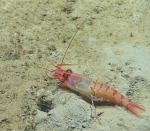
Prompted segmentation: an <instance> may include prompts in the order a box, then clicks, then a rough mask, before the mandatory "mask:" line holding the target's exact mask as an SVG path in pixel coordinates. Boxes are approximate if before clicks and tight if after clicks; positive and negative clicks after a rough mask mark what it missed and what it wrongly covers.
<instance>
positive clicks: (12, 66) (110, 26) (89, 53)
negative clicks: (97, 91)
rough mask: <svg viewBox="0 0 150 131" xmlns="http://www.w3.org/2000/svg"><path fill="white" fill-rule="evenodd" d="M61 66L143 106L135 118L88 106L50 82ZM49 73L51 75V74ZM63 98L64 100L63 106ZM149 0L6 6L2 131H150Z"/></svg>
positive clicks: (111, 107)
mask: <svg viewBox="0 0 150 131" xmlns="http://www.w3.org/2000/svg"><path fill="white" fill-rule="evenodd" d="M99 2H101V3H100V5H99V6H98V7H97V8H96V9H94V10H93V13H92V14H91V15H90V16H89V18H88V19H87V21H86V22H85V23H84V25H83V26H82V27H81V29H80V30H79V32H78V33H77V35H76V37H75V39H74V40H73V43H72V45H71V47H70V48H69V50H68V53H67V55H66V57H65V59H64V63H69V64H75V65H72V66H69V67H64V69H67V68H70V69H72V71H73V72H75V73H78V74H82V75H84V76H89V77H90V78H92V79H93V80H94V81H96V80H97V81H98V82H100V83H104V84H108V85H110V86H111V87H113V88H115V89H116V90H117V91H119V92H120V93H122V94H123V95H125V96H127V97H128V98H130V99H132V100H133V101H134V102H136V103H138V104H140V105H143V106H144V107H145V108H146V111H145V113H144V114H143V116H142V117H136V116H135V115H133V114H131V113H130V112H129V111H127V110H126V109H125V108H124V107H120V106H117V105H115V104H114V103H111V102H109V101H102V100H99V101H96V102H95V103H94V104H95V106H96V115H97V117H98V118H99V119H100V122H101V124H100V123H99V122H98V119H96V118H95V113H94V112H95V109H94V108H93V106H91V101H90V100H89V99H88V98H86V97H82V96H80V94H76V93H75V92H72V91H70V90H69V89H68V88H67V87H64V86H62V85H60V82H59V81H57V80H54V79H51V78H49V77H48V76H47V75H46V74H45V70H44V68H47V67H48V69H49V70H54V69H55V67H54V66H53V65H52V64H50V62H49V61H48V60H47V59H49V60H50V61H52V62H53V63H54V64H56V65H57V64H60V63H61V60H62V57H63V55H64V52H65V50H66V48H67V46H68V44H69V40H70V39H71V37H72V36H73V34H74V33H75V31H76V30H77V28H78V27H79V25H80V23H81V22H82V21H83V20H84V18H85V17H86V16H87V15H88V13H89V12H90V11H91V10H92V9H93V7H94V6H96V5H97V4H98V3H99ZM49 75H50V74H49ZM65 98H66V99H67V102H66V103H64V102H65ZM149 101H150V1H149V0H103V1H102V0H82V1H81V0H1V1H0V131H149V130H150V124H149V123H150V102H149Z"/></svg>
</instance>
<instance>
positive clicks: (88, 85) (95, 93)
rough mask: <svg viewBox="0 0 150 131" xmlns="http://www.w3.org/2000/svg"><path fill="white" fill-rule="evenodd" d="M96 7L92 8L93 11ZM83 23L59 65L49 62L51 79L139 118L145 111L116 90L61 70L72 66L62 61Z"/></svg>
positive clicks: (70, 71)
mask: <svg viewBox="0 0 150 131" xmlns="http://www.w3.org/2000/svg"><path fill="white" fill-rule="evenodd" d="M99 4H100V3H99ZM99 4H98V5H99ZM98 5H97V6H98ZM97 6H96V7H97ZM96 7H94V9H95V8H96ZM91 13H92V11H91V12H90V13H89V15H90V14H91ZM89 15H88V16H89ZM88 16H87V17H88ZM87 17H86V18H85V19H84V21H85V20H86V19H87ZM84 21H83V22H82V23H81V24H80V26H79V28H78V30H77V31H76V32H75V34H74V35H73V37H72V38H71V40H70V43H69V45H68V47H67V49H66V51H65V53H64V56H63V58H62V62H61V64H58V65H56V66H55V65H54V64H53V63H52V62H51V64H53V65H54V66H55V67H56V69H55V70H52V71H50V72H51V73H52V75H53V78H54V79H57V80H59V81H60V82H61V83H62V84H64V85H65V86H67V87H68V88H70V89H71V90H73V91H76V92H78V93H80V94H82V95H84V96H88V97H90V98H91V99H92V98H93V97H96V98H103V99H105V100H109V101H112V102H115V103H116V104H118V105H122V106H124V107H125V108H126V109H128V110H129V111H130V112H132V113H133V114H135V115H137V116H140V115H141V114H142V113H143V112H144V111H146V109H145V108H144V107H143V106H141V105H138V104H136V103H134V102H133V101H132V100H130V99H128V98H127V97H125V96H124V95H122V94H121V93H119V92H118V91H117V90H115V89H113V88H111V87H110V86H108V85H105V84H101V83H99V82H97V81H93V80H92V79H91V78H89V77H86V76H83V75H80V74H76V73H74V72H72V70H70V69H68V70H64V69H62V67H63V66H70V65H72V64H64V63H63V61H64V58H65V56H66V54H67V51H68V49H69V47H70V45H71V43H72V41H73V39H74V37H75V35H76V34H77V32H78V31H79V29H80V28H81V26H82V25H83V23H84ZM48 71H49V70H48V69H47V68H46V74H47V76H48V77H49V75H48Z"/></svg>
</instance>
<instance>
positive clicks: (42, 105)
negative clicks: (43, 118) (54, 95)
mask: <svg viewBox="0 0 150 131" xmlns="http://www.w3.org/2000/svg"><path fill="white" fill-rule="evenodd" d="M37 106H38V108H39V110H41V111H44V112H49V111H50V110H51V109H52V101H48V100H46V99H45V96H41V97H39V98H38V104H37Z"/></svg>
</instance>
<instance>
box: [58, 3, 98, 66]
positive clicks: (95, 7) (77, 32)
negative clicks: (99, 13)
mask: <svg viewBox="0 0 150 131" xmlns="http://www.w3.org/2000/svg"><path fill="white" fill-rule="evenodd" d="M100 3H101V2H100ZM100 3H98V4H97V5H96V6H95V7H94V8H93V9H92V10H91V11H90V12H89V14H88V15H87V16H86V17H85V19H84V20H83V21H82V22H81V24H80V25H79V28H78V29H77V30H76V32H75V33H74V35H73V36H72V38H71V39H70V42H69V44H68V47H67V49H66V51H65V53H64V56H63V58H62V61H61V64H62V63H63V61H64V59H65V56H66V54H67V52H68V49H69V47H70V45H71V44H72V41H73V40H74V38H75V36H76V34H77V33H78V31H79V30H80V29H81V27H82V25H83V24H84V23H85V21H86V20H87V18H88V17H89V16H90V15H91V14H92V12H93V10H94V9H95V8H97V7H98V6H99V4H100Z"/></svg>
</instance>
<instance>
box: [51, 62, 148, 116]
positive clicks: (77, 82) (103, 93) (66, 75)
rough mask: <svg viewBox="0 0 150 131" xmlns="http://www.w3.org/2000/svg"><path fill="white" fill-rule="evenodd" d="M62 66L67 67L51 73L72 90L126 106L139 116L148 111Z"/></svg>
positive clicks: (117, 93)
mask: <svg viewBox="0 0 150 131" xmlns="http://www.w3.org/2000/svg"><path fill="white" fill-rule="evenodd" d="M66 65H68V64H66ZM62 66H65V64H59V65H57V66H55V67H56V68H57V69H56V70H53V71H51V73H52V74H53V78H54V79H58V80H59V81H60V82H61V83H62V84H63V85H65V86H67V87H68V88H70V89H71V90H73V91H75V92H78V93H80V94H82V95H84V96H88V97H90V98H91V97H93V96H94V97H96V98H103V99H105V100H109V101H111V102H115V103H116V104H117V105H122V106H124V107H125V108H126V109H127V110H129V111H130V112H132V113H133V114H135V115H137V116H140V115H141V114H142V113H143V112H144V111H145V110H146V109H145V108H144V107H143V106H141V105H138V104H136V103H134V102H133V101H132V100H130V99H128V98H127V97H125V96H124V95H122V94H121V93H119V92H118V91H117V90H115V89H114V88H111V87H110V86H108V85H105V84H101V83H99V82H97V81H92V79H91V78H89V77H86V76H83V75H80V74H76V73H73V72H72V71H71V70H70V69H68V70H63V69H62V68H61V67H62Z"/></svg>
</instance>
